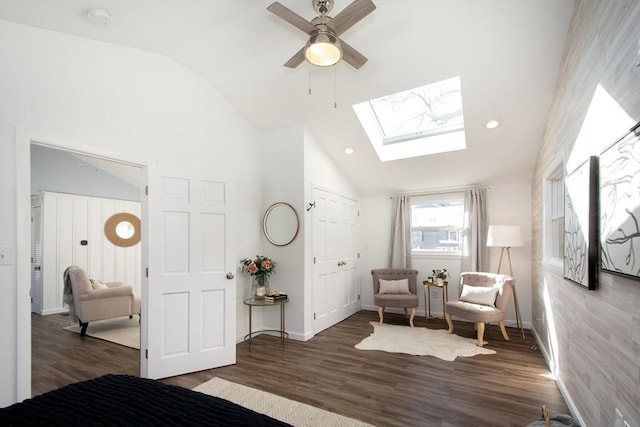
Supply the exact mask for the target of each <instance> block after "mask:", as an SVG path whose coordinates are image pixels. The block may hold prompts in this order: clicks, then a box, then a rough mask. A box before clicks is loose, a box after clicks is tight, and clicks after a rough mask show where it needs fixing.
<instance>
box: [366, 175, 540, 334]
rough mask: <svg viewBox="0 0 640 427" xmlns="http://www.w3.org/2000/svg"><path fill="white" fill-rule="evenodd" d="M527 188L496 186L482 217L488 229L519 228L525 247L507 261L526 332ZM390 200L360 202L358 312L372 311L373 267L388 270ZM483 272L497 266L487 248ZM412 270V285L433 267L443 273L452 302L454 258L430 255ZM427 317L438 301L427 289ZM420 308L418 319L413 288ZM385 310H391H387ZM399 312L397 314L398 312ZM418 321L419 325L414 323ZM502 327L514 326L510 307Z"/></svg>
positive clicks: (415, 262)
mask: <svg viewBox="0 0 640 427" xmlns="http://www.w3.org/2000/svg"><path fill="white" fill-rule="evenodd" d="M530 185H531V184H530V183H521V184H510V185H496V186H493V187H491V189H490V190H489V191H488V192H487V216H488V218H489V224H496V225H516V224H517V225H520V226H522V229H523V233H524V235H525V247H523V248H513V249H512V250H511V251H512V262H513V274H514V276H515V277H516V282H517V286H518V298H519V303H520V304H519V305H520V312H521V315H522V319H523V322H524V324H525V327H527V328H530V327H531V285H530V277H531V266H530V261H529V260H530V254H531V250H530V237H529V236H530V228H531V215H530V206H531V190H530ZM391 218H392V214H391V200H390V198H389V197H386V196H385V197H366V198H363V199H362V202H361V216H360V220H361V229H362V233H361V236H362V239H361V242H360V244H361V253H362V254H363V256H362V261H361V265H360V267H361V268H360V282H361V284H362V294H361V295H362V297H361V304H362V308H363V309H367V310H375V309H376V307H375V305H374V304H373V288H372V283H371V270H372V269H374V268H386V267H388V264H387V263H388V259H389V258H388V254H389V246H390V238H391V231H390V230H391ZM488 256H489V271H491V272H495V271H496V268H497V266H498V259H499V256H500V251H499V250H498V249H497V248H490V249H489V252H488ZM505 262H506V260H503V264H502V267H501V273H508V266H507V264H505ZM413 268H415V269H416V270H418V283H422V281H423V280H426V278H427V277H428V276H430V275H431V273H432V270H433V269H435V268H446V269H447V270H448V271H449V273H450V275H451V277H450V278H449V280H448V281H449V290H448V291H449V298H450V299H452V298H453V299H454V298H456V297H457V295H458V282H457V278H459V277H460V259H459V258H454V259H452V258H450V257H446V256H430V257H421V258H414V260H413ZM431 292H432V294H431V314H432V315H439V316H441V315H442V305H441V301H442V300H441V298H442V294H441V292H440V291H439V290H436V289H432V290H431ZM418 296H419V298H420V306H419V307H418V310H417V312H418V315H419V316H424V310H425V307H424V293H423V291H422V286H418ZM389 311H392V310H391V309H389ZM398 312H400V311H398ZM420 321H421V320H420ZM506 323H507V325H510V326H515V325H516V316H515V312H514V309H513V304H512V305H511V306H510V308H509V313H508V315H507V320H506Z"/></svg>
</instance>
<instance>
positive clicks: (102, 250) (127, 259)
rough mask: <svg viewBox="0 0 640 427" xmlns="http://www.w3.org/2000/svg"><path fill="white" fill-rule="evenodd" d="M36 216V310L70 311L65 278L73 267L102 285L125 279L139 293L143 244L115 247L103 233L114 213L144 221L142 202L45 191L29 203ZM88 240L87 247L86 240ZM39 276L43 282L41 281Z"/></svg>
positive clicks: (44, 311)
mask: <svg viewBox="0 0 640 427" xmlns="http://www.w3.org/2000/svg"><path fill="white" fill-rule="evenodd" d="M31 206H32V212H33V211H37V210H39V211H40V215H39V216H34V221H37V218H38V217H39V218H40V221H41V222H40V224H34V229H37V227H40V239H41V242H40V243H41V248H42V251H41V253H42V255H41V256H42V259H41V260H38V259H37V257H35V259H34V262H33V265H32V269H33V270H35V269H36V268H37V266H40V272H41V274H40V275H37V274H34V275H33V276H32V277H34V282H33V283H32V284H31V286H32V291H31V296H32V308H31V309H32V311H33V312H36V313H39V314H43V315H46V314H53V313H60V312H64V311H66V308H65V307H63V305H62V292H63V289H64V283H63V279H62V274H63V273H64V270H65V269H66V268H67V267H69V266H70V265H77V266H79V267H82V268H84V269H85V270H87V272H88V274H89V277H92V278H96V279H100V280H102V281H104V282H110V281H121V282H123V283H124V284H126V285H131V286H133V287H134V289H135V291H136V292H137V293H138V294H140V283H141V274H142V273H141V267H140V244H137V245H134V246H132V247H128V248H122V247H118V246H115V245H113V244H112V243H111V242H110V241H109V240H107V238H106V237H105V234H104V223H105V221H106V220H107V219H108V218H109V217H110V216H111V215H113V214H114V213H118V212H128V213H132V214H134V215H137V216H138V217H140V203H139V202H132V201H126V200H116V199H105V198H100V197H87V196H78V195H73V194H61V193H51V192H45V193H43V194H42V195H41V196H35V197H33V198H32V200H31ZM83 241H86V244H83V243H82V242H83ZM34 244H36V245H37V242H34ZM38 277H39V280H38Z"/></svg>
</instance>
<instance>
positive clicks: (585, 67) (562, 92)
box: [531, 0, 640, 426]
mask: <svg viewBox="0 0 640 427" xmlns="http://www.w3.org/2000/svg"><path fill="white" fill-rule="evenodd" d="M639 40H640V1H639V0H615V1H593V0H578V1H577V2H576V10H575V14H574V17H573V21H572V24H571V28H570V30H569V34H568V38H567V45H566V47H565V53H564V58H563V61H562V66H561V70H560V76H559V78H558V82H557V86H556V90H555V94H554V100H553V104H552V108H551V110H550V113H549V118H548V124H547V129H546V132H545V135H544V140H543V145H542V147H541V150H540V153H539V156H538V159H537V162H536V170H535V172H534V176H533V180H532V186H533V188H532V230H531V231H532V240H533V242H532V258H533V259H532V262H533V266H532V313H533V315H532V318H533V319H532V320H533V326H534V331H535V333H536V334H537V337H538V340H539V342H540V344H541V348H542V350H543V352H544V353H545V356H546V357H547V361H548V363H549V364H550V367H551V369H552V370H553V371H555V373H556V375H557V378H558V381H559V385H560V388H561V390H563V393H564V394H565V398H567V401H568V403H569V405H570V406H571V407H572V408H573V410H575V411H576V414H574V415H577V416H578V417H579V418H580V419H581V420H582V421H583V422H584V424H585V425H587V426H605V425H614V421H615V408H618V409H619V410H620V412H622V414H623V416H624V418H625V420H626V421H627V422H629V424H630V425H640V282H637V281H632V280H628V279H623V278H620V277H615V276H613V275H611V274H606V273H601V274H600V276H599V289H598V290H597V291H587V290H586V289H585V288H582V287H580V286H577V285H575V284H573V283H571V282H569V281H566V280H564V279H563V274H562V269H561V268H558V267H554V266H553V265H552V264H549V263H546V262H543V211H544V200H543V187H544V173H545V169H546V168H548V167H549V165H550V164H553V162H554V161H557V159H558V156H564V158H565V159H566V158H568V155H569V154H570V153H571V151H572V149H573V147H574V144H575V141H576V138H577V136H578V134H579V132H580V129H581V127H582V124H583V120H584V118H585V116H586V114H587V111H588V109H589V105H590V103H591V99H592V97H593V94H594V91H595V89H596V87H597V85H598V84H599V85H601V86H602V87H603V88H604V89H605V90H606V91H607V93H608V94H609V95H611V97H612V98H613V99H615V100H616V102H617V103H618V104H619V105H620V106H621V107H622V108H623V109H624V110H625V111H626V113H627V114H628V115H629V116H630V117H631V118H632V119H633V120H634V121H638V120H640V67H637V66H636V64H637V62H638V60H639V58H638V49H639V46H638V42H639ZM603 124H604V125H606V123H603ZM622 131H623V130H621V134H622ZM621 134H620V136H621ZM609 142H611V143H612V142H613V141H609Z"/></svg>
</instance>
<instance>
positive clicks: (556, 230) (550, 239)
mask: <svg viewBox="0 0 640 427" xmlns="http://www.w3.org/2000/svg"><path fill="white" fill-rule="evenodd" d="M544 204H545V218H544V224H545V225H544V235H545V245H544V258H545V259H546V260H548V261H551V262H555V263H558V264H561V263H562V262H563V258H564V173H563V168H562V164H560V165H556V166H555V168H552V170H551V172H549V173H548V174H547V177H546V181H545V191H544Z"/></svg>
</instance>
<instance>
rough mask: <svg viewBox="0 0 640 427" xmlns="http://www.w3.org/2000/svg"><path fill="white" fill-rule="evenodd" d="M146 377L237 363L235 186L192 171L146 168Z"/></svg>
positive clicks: (143, 354) (143, 369) (143, 356)
mask: <svg viewBox="0 0 640 427" xmlns="http://www.w3.org/2000/svg"><path fill="white" fill-rule="evenodd" d="M148 182H149V190H148V198H147V201H146V202H147V206H145V208H146V215H145V216H144V217H145V218H146V220H145V221H143V238H144V239H145V240H146V242H147V245H146V253H145V254H143V259H145V258H146V259H147V260H148V266H149V267H148V269H149V270H148V279H147V280H146V281H145V282H144V283H143V301H142V307H143V310H142V337H141V343H142V345H141V349H142V351H141V355H140V356H141V363H140V366H141V375H142V376H143V377H146V378H164V377H169V376H173V375H180V374H184V373H188V372H194V371H200V370H204V369H210V368H214V367H218V366H224V365H229V364H233V363H235V361H236V342H235V330H236V326H235V320H236V313H235V300H236V290H235V279H234V276H233V272H234V271H235V246H234V241H235V223H234V221H235V188H234V184H233V183H231V182H230V180H229V179H220V178H219V177H213V176H210V175H208V174H204V173H197V172H192V171H167V170H157V169H150V170H149V178H148Z"/></svg>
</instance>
